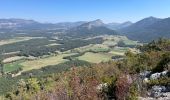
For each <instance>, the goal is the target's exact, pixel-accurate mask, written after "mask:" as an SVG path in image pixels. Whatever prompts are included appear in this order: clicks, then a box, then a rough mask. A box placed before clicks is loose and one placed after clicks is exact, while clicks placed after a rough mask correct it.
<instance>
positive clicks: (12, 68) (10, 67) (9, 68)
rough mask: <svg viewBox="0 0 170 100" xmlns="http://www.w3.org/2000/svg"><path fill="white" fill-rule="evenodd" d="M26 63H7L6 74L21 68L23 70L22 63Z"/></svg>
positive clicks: (5, 66)
mask: <svg viewBox="0 0 170 100" xmlns="http://www.w3.org/2000/svg"><path fill="white" fill-rule="evenodd" d="M22 62H24V60H20V61H16V62H12V63H7V64H5V65H4V72H5V73H7V72H12V71H15V70H17V69H19V68H22V65H20V63H22Z"/></svg>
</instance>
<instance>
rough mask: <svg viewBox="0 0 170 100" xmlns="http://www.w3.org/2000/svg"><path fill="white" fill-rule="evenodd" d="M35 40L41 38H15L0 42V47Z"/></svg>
mask: <svg viewBox="0 0 170 100" xmlns="http://www.w3.org/2000/svg"><path fill="white" fill-rule="evenodd" d="M35 38H43V37H15V38H13V39H7V40H0V46H1V45H5V44H12V43H16V42H22V41H28V40H31V39H35Z"/></svg>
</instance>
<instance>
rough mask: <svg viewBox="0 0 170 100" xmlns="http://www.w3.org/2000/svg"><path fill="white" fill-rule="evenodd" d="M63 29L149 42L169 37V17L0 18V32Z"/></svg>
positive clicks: (71, 32) (70, 32) (67, 32)
mask: <svg viewBox="0 0 170 100" xmlns="http://www.w3.org/2000/svg"><path fill="white" fill-rule="evenodd" d="M56 29H64V30H65V34H66V35H70V36H76V37H80V36H94V35H102V34H109V35H116V34H120V35H125V36H127V37H128V38H130V39H132V40H138V41H142V42H149V41H151V40H154V39H158V38H160V37H165V38H170V18H164V19H160V18H155V17H147V18H144V19H142V20H140V21H137V22H135V23H132V22H130V21H127V22H124V23H108V24H105V23H103V22H102V20H100V19H97V20H94V21H89V22H87V21H78V22H61V23H40V22H37V21H34V20H25V19H0V34H1V33H2V32H3V31H4V30H11V31H14V30H56Z"/></svg>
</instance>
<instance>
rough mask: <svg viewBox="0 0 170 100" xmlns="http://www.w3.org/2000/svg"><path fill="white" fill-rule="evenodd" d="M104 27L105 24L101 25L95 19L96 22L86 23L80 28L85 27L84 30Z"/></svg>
mask: <svg viewBox="0 0 170 100" xmlns="http://www.w3.org/2000/svg"><path fill="white" fill-rule="evenodd" d="M104 25H105V24H104V23H103V21H102V20H100V19H97V20H94V21H90V22H87V23H85V24H82V25H81V26H80V27H85V28H88V29H91V28H92V27H100V26H104Z"/></svg>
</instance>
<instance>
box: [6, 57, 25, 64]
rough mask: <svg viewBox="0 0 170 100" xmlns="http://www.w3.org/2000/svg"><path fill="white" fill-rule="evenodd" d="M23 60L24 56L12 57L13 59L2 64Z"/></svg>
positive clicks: (7, 59)
mask: <svg viewBox="0 0 170 100" xmlns="http://www.w3.org/2000/svg"><path fill="white" fill-rule="evenodd" d="M23 58H25V57H24V56H14V57H10V58H6V59H4V60H3V62H4V63H10V62H13V61H17V60H21V59H23Z"/></svg>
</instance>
